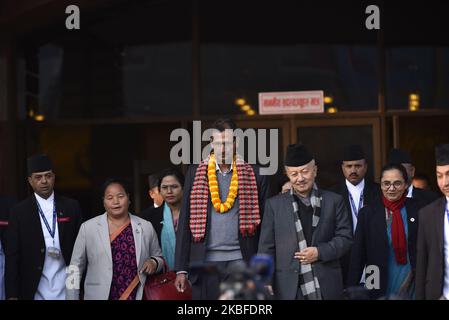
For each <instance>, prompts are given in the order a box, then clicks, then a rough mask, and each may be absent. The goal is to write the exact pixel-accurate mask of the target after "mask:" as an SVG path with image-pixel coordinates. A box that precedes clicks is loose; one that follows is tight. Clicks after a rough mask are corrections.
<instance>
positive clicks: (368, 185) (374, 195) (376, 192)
mask: <svg viewBox="0 0 449 320" xmlns="http://www.w3.org/2000/svg"><path fill="white" fill-rule="evenodd" d="M331 190H332V191H334V192H335V193H338V194H339V195H341V196H342V197H343V200H344V202H345V205H346V207H347V208H348V211H347V212H348V214H349V221H350V222H351V230H354V221H353V219H352V211H351V203H350V202H349V190H348V187H347V186H346V181H345V180H343V181H342V182H340V183H339V184H337V185H335V186H333V187H332V188H331ZM381 198H382V192H381V190H380V185H379V184H378V183H375V182H371V181H369V180H366V179H365V188H364V189H363V206H367V205H370V204H373V203H376V202H377V201H379V199H381ZM355 205H356V206H358V203H356V204H355ZM350 258H351V251H348V253H347V254H345V255H344V256H343V257H342V258H341V268H342V272H343V283H344V286H345V287H347V282H348V280H347V276H348V272H349V260H350Z"/></svg>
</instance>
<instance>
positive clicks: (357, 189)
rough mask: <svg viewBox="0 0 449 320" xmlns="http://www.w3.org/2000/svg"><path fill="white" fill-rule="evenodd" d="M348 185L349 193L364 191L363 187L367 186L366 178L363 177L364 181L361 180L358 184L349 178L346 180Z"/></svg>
mask: <svg viewBox="0 0 449 320" xmlns="http://www.w3.org/2000/svg"><path fill="white" fill-rule="evenodd" d="M345 182H346V187H347V188H348V191H349V193H351V194H353V193H357V194H359V193H362V192H363V189H364V188H365V179H362V181H360V182H359V184H358V185H356V186H355V185H353V184H352V183H351V182H349V181H348V179H346V180H345Z"/></svg>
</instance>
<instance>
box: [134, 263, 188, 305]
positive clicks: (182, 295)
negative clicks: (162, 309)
mask: <svg viewBox="0 0 449 320" xmlns="http://www.w3.org/2000/svg"><path fill="white" fill-rule="evenodd" d="M164 266H165V268H164V270H168V267H167V264H166V263H165V261H164ZM175 280H176V273H175V272H174V271H167V272H165V273H161V274H154V275H149V276H147V280H146V281H145V287H144V288H143V297H142V299H143V300H192V286H191V285H190V282H189V281H186V288H185V290H184V292H178V290H177V289H176V287H175Z"/></svg>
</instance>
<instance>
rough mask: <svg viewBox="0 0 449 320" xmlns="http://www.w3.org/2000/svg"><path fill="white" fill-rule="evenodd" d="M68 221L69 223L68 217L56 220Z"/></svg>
mask: <svg viewBox="0 0 449 320" xmlns="http://www.w3.org/2000/svg"><path fill="white" fill-rule="evenodd" d="M69 221H70V217H65V218H58V222H69Z"/></svg>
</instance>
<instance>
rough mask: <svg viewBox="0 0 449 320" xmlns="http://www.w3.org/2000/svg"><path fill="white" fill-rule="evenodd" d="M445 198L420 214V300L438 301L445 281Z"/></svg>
mask: <svg viewBox="0 0 449 320" xmlns="http://www.w3.org/2000/svg"><path fill="white" fill-rule="evenodd" d="M445 210H446V198H445V197H442V198H440V199H437V200H435V201H434V202H432V203H431V204H429V205H427V206H426V207H424V208H422V209H421V210H420V211H419V230H418V258H417V266H416V299H426V300H437V299H439V298H440V297H441V296H442V294H443V282H444V215H445Z"/></svg>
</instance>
